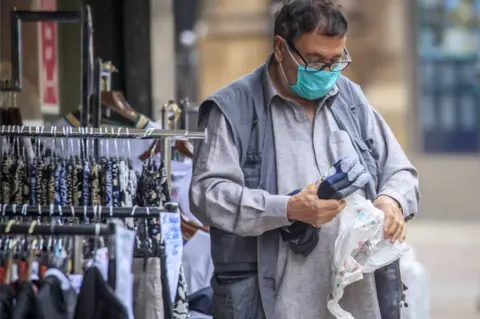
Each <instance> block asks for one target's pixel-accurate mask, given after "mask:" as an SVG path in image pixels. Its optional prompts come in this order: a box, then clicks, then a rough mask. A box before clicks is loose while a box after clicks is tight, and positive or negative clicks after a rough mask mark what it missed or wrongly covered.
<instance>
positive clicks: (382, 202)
mask: <svg viewBox="0 0 480 319" xmlns="http://www.w3.org/2000/svg"><path fill="white" fill-rule="evenodd" d="M373 204H374V205H375V207H377V208H378V209H380V210H381V211H383V213H384V214H385V230H384V231H385V239H390V240H391V242H392V243H394V242H395V241H397V240H398V241H400V242H403V241H404V240H405V237H406V236H407V227H406V225H405V219H404V217H403V213H402V210H401V209H400V205H399V204H398V202H397V201H396V200H394V199H393V198H391V197H389V196H384V195H381V196H379V197H378V198H377V199H376V200H375V202H374V203H373Z"/></svg>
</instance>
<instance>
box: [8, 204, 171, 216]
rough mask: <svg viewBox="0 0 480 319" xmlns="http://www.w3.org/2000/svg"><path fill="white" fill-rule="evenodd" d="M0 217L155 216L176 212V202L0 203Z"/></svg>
mask: <svg viewBox="0 0 480 319" xmlns="http://www.w3.org/2000/svg"><path fill="white" fill-rule="evenodd" d="M0 208H1V209H0V217H3V216H8V217H15V216H18V217H86V218H100V217H111V218H155V217H158V215H159V214H160V213H172V214H174V213H176V210H177V209H178V204H177V203H167V204H165V206H164V207H163V208H157V207H135V206H134V207H102V206H56V205H51V206H40V205H2V206H1V207H0Z"/></svg>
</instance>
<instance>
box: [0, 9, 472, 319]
mask: <svg viewBox="0 0 480 319" xmlns="http://www.w3.org/2000/svg"><path fill="white" fill-rule="evenodd" d="M339 2H341V3H342V4H343V5H344V8H345V10H346V11H347V14H348V18H349V22H350V32H349V39H348V49H349V51H350V53H351V56H352V59H353V63H352V64H351V66H350V67H349V69H347V72H346V73H347V75H348V76H349V77H350V78H351V79H352V80H354V81H356V82H358V83H359V84H360V85H361V86H362V88H363V90H364V91H365V93H366V95H367V97H368V99H369V101H370V103H371V104H372V105H373V107H375V108H376V109H377V110H379V111H380V113H381V114H382V115H383V116H384V117H385V119H386V120H387V122H388V123H389V124H390V126H391V128H392V130H393V131H394V133H395V135H396V136H397V138H398V139H399V141H400V142H401V144H402V146H403V147H404V149H405V150H406V152H407V153H408V154H409V156H410V157H411V159H412V161H413V162H414V163H415V165H416V166H417V167H418V169H419V171H420V178H421V191H422V202H421V209H420V212H419V214H418V218H417V219H415V220H414V221H413V222H411V224H410V228H409V229H410V235H409V238H408V239H409V243H410V244H411V245H412V246H413V247H414V250H415V254H416V256H417V258H418V261H419V262H420V263H421V264H423V265H424V266H425V268H426V270H427V273H428V285H429V287H430V290H429V291H430V292H429V293H428V292H427V290H425V296H424V297H425V298H426V299H429V300H430V304H429V308H430V318H433V319H453V318H463V319H473V318H479V317H480V315H478V312H476V311H475V304H476V302H477V300H478V299H479V298H478V296H479V294H480V240H478V233H479V232H480V228H479V225H480V213H479V209H478V207H479V202H477V200H478V199H479V197H477V196H479V195H478V190H479V186H478V181H479V180H480V154H479V153H480V91H479V83H480V77H479V74H480V73H479V72H478V70H479V68H478V61H479V50H480V41H479V40H480V0H341V1H339ZM0 3H1V15H0V17H1V23H0V43H1V47H0V79H1V80H7V79H9V78H10V76H11V75H10V74H11V32H10V31H11V25H10V12H11V10H12V9H13V8H14V7H16V8H17V9H18V10H79V9H80V8H81V7H82V6H83V5H86V4H87V5H90V7H91V10H92V21H93V30H94V32H93V44H94V45H93V49H94V54H95V56H96V57H100V58H102V59H103V61H111V63H112V64H113V65H114V66H115V68H116V69H117V70H118V71H117V72H115V73H114V74H113V75H112V83H111V89H112V90H116V91H121V92H123V95H124V96H125V98H126V100H128V102H129V104H130V105H131V106H132V107H133V108H135V109H136V110H138V111H139V112H141V113H143V114H145V115H146V116H148V117H150V118H152V119H153V120H159V119H160V113H161V110H162V106H163V105H164V104H165V103H166V102H167V101H169V100H176V101H180V100H182V99H185V98H188V99H189V101H190V102H191V103H190V106H189V107H188V109H186V110H187V111H188V113H189V114H190V115H191V116H190V117H189V118H191V120H190V121H189V122H188V126H190V127H191V128H193V127H195V120H194V118H195V105H196V104H197V103H198V102H199V101H201V100H202V99H204V98H205V97H207V96H208V95H209V94H211V93H213V92H214V91H215V90H217V89H219V88H221V87H222V86H224V85H226V84H227V83H229V82H230V81H231V80H233V79H235V78H237V77H239V76H241V75H243V74H245V73H247V72H250V71H251V70H253V69H254V68H256V67H257V66H258V65H260V64H261V63H263V62H264V60H265V59H266V58H267V56H268V54H269V53H270V51H271V46H272V27H273V23H272V21H273V13H274V12H275V8H276V7H277V6H278V5H279V3H277V1H272V0H242V1H238V0H84V1H82V0H1V1H0ZM21 35H22V41H21V44H22V47H23V49H22V59H23V70H22V74H21V76H22V79H23V83H24V87H23V90H22V91H21V92H20V93H19V94H18V99H17V102H18V106H19V107H20V109H21V113H22V116H23V119H24V124H25V125H42V124H48V123H50V122H53V121H55V120H56V119H57V118H58V117H59V116H61V115H65V114H67V113H68V112H71V111H73V110H75V109H77V108H78V106H79V105H80V98H81V88H80V83H81V72H82V68H81V64H80V61H81V59H82V56H81V51H80V43H81V28H80V26H79V25H78V24H57V23H54V22H40V23H30V22H24V23H22V30H21ZM184 124H185V125H186V124H187V123H184ZM418 319H427V317H421V318H420V317H419V318H418Z"/></svg>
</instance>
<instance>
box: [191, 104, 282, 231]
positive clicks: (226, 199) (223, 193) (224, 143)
mask: <svg viewBox="0 0 480 319" xmlns="http://www.w3.org/2000/svg"><path fill="white" fill-rule="evenodd" d="M200 126H201V128H200V129H205V133H206V138H205V139H204V140H202V141H199V142H197V143H196V144H195V153H194V159H193V174H192V183H191V185H190V192H189V197H190V209H191V211H192V213H193V214H194V215H195V216H196V217H197V218H198V219H199V220H200V221H202V223H204V224H205V225H208V226H213V227H216V228H219V229H222V230H224V231H227V232H230V233H234V234H237V235H239V236H258V235H261V234H262V233H264V232H266V231H269V230H272V229H276V228H280V227H283V226H287V225H290V222H289V221H288V219H287V201H288V199H289V196H283V195H272V194H269V193H268V192H266V191H264V190H261V189H250V188H247V187H245V182H244V176H243V170H242V168H241V167H240V162H239V153H238V150H237V147H236V145H235V142H234V138H233V134H232V131H231V128H230V126H229V124H228V123H227V120H226V118H225V116H224V115H223V113H222V112H221V111H220V109H219V108H218V107H216V106H214V107H212V109H211V111H210V113H209V115H208V119H207V121H206V123H203V124H202V123H201V125H200Z"/></svg>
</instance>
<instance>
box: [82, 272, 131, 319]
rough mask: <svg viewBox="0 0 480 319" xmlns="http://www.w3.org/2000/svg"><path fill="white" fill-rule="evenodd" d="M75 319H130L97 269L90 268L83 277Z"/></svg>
mask: <svg viewBox="0 0 480 319" xmlns="http://www.w3.org/2000/svg"><path fill="white" fill-rule="evenodd" d="M74 319H129V317H128V312H127V310H126V309H125V307H124V305H123V304H122V303H121V302H120V300H119V299H118V298H117V297H116V296H115V293H114V291H113V290H112V289H111V288H110V287H109V286H108V284H107V283H106V282H105V280H103V277H102V274H101V273H100V270H99V269H98V268H97V267H90V268H89V269H88V270H87V271H86V272H85V275H84V276H83V281H82V287H81V289H80V293H79V295H78V299H77V305H76V308H75V316H74Z"/></svg>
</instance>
